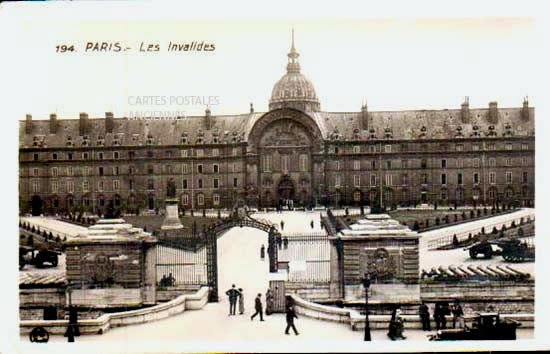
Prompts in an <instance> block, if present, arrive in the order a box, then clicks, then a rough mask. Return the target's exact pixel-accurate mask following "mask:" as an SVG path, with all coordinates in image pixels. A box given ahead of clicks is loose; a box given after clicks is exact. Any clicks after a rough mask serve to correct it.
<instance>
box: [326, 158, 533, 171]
mask: <svg viewBox="0 0 550 354" xmlns="http://www.w3.org/2000/svg"><path fill="white" fill-rule="evenodd" d="M514 160H515V159H514V158H512V157H506V158H504V159H503V161H504V164H503V166H505V167H511V166H513V165H514V162H515V161H514ZM455 161H456V166H455V167H456V168H464V159H457V160H455ZM466 161H467V165H470V166H472V167H480V165H481V159H480V158H477V157H476V158H473V159H466ZM520 161H521V165H522V166H527V164H528V162H529V158H527V157H522V158H521V160H520ZM361 162H362V161H361V160H353V161H352V163H353V169H354V170H361V167H362V166H361ZM410 162H414V160H406V159H403V160H385V161H384V168H385V169H386V170H390V169H392V168H415V167H414V166H410V165H411V164H410ZM368 163H369V166H370V169H372V170H375V169H377V167H378V165H379V162H377V161H376V160H370V161H369V162H368ZM345 165H346V164H345V163H344V162H343V161H333V162H332V167H333V169H334V170H342V169H344V167H343V166H345ZM487 165H488V166H489V167H497V159H496V158H494V157H492V158H488V159H487ZM363 167H364V164H363ZM437 167H438V168H448V167H450V165H449V164H448V163H447V159H441V160H440V163H439V164H438V166H437ZM420 168H423V169H425V168H428V160H427V159H421V160H420Z"/></svg>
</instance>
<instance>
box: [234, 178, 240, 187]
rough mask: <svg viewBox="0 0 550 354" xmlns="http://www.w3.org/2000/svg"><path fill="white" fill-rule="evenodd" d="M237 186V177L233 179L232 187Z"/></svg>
mask: <svg viewBox="0 0 550 354" xmlns="http://www.w3.org/2000/svg"><path fill="white" fill-rule="evenodd" d="M238 186H239V179H238V178H237V177H235V178H233V187H238Z"/></svg>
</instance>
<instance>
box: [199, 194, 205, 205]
mask: <svg viewBox="0 0 550 354" xmlns="http://www.w3.org/2000/svg"><path fill="white" fill-rule="evenodd" d="M197 204H199V205H204V195H202V194H199V195H197Z"/></svg>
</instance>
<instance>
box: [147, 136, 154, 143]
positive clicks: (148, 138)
mask: <svg viewBox="0 0 550 354" xmlns="http://www.w3.org/2000/svg"><path fill="white" fill-rule="evenodd" d="M153 143H154V138H153V136H152V135H151V134H149V135H147V145H153Z"/></svg>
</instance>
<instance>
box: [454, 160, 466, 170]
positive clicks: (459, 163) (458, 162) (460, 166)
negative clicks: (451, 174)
mask: <svg viewBox="0 0 550 354" xmlns="http://www.w3.org/2000/svg"><path fill="white" fill-rule="evenodd" d="M456 167H458V168H464V160H463V159H458V160H456Z"/></svg>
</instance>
